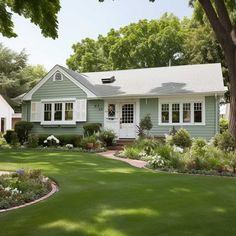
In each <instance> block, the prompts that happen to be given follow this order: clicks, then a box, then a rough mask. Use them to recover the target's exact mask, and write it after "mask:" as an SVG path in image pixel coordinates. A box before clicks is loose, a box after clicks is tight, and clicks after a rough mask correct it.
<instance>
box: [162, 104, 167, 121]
mask: <svg viewBox="0 0 236 236" xmlns="http://www.w3.org/2000/svg"><path fill="white" fill-rule="evenodd" d="M161 122H162V123H169V104H162V105H161Z"/></svg>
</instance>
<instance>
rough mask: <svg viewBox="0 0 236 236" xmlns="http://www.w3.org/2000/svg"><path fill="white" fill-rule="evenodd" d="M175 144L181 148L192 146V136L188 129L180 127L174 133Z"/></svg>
mask: <svg viewBox="0 0 236 236" xmlns="http://www.w3.org/2000/svg"><path fill="white" fill-rule="evenodd" d="M172 141H173V144H174V145H176V146H178V147H181V148H187V147H190V146H191V144H192V140H191V137H190V135H189V133H188V131H187V130H186V129H183V128H181V129H179V130H178V131H177V132H176V134H175V135H173V139H172Z"/></svg>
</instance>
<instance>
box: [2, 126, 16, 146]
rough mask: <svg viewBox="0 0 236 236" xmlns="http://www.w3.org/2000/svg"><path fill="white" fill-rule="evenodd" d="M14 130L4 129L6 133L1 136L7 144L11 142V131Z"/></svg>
mask: <svg viewBox="0 0 236 236" xmlns="http://www.w3.org/2000/svg"><path fill="white" fill-rule="evenodd" d="M14 132H15V131H14V130H12V129H9V130H7V131H6V133H5V134H4V135H3V137H4V138H5V140H6V141H7V143H8V144H11V140H12V133H14Z"/></svg>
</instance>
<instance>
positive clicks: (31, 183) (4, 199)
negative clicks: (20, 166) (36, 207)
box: [0, 170, 52, 209]
mask: <svg viewBox="0 0 236 236" xmlns="http://www.w3.org/2000/svg"><path fill="white" fill-rule="evenodd" d="M51 189H52V187H51V181H50V180H49V179H48V178H47V177H44V176H42V174H41V171H40V170H28V171H25V170H18V171H16V172H14V173H10V174H3V175H1V176H0V209H8V208H12V207H16V206H20V205H24V204H26V203H29V202H32V201H35V200H37V199H39V198H41V197H43V196H45V195H47V194H48V193H49V192H50V191H51Z"/></svg>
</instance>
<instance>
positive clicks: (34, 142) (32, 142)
mask: <svg viewBox="0 0 236 236" xmlns="http://www.w3.org/2000/svg"><path fill="white" fill-rule="evenodd" d="M38 145H39V137H38V135H37V134H30V135H29V137H28V146H29V147H30V148H36V147H38Z"/></svg>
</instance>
